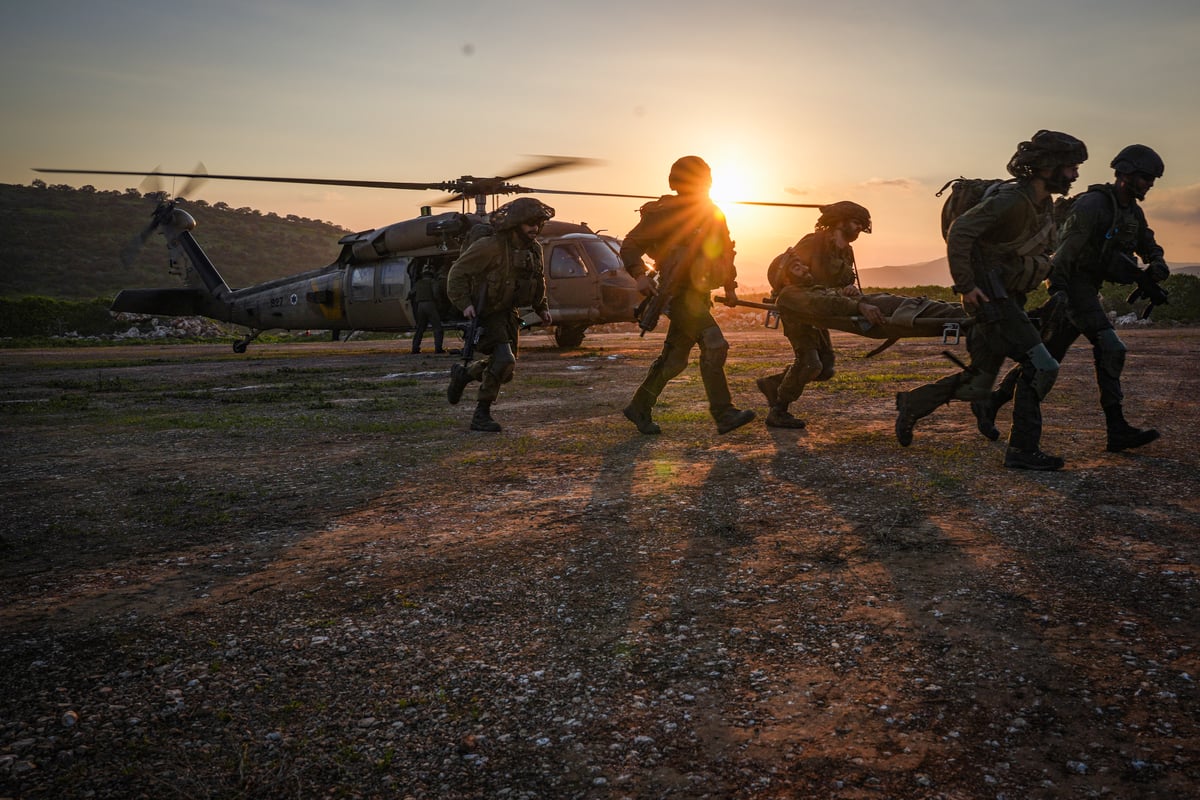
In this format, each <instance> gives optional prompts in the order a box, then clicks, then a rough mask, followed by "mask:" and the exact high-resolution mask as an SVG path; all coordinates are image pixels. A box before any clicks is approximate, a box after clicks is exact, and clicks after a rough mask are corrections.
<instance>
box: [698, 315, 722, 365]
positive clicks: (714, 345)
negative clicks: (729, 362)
mask: <svg viewBox="0 0 1200 800" xmlns="http://www.w3.org/2000/svg"><path fill="white" fill-rule="evenodd" d="M728 357H729V342H727V341H725V336H724V335H723V334H722V333H721V329H720V328H718V327H716V326H715V325H714V326H712V327H711V328H705V329H704V330H703V331H701V333H700V360H701V361H703V362H704V363H706V364H712V365H714V366H724V365H725V359H726V358H728Z"/></svg>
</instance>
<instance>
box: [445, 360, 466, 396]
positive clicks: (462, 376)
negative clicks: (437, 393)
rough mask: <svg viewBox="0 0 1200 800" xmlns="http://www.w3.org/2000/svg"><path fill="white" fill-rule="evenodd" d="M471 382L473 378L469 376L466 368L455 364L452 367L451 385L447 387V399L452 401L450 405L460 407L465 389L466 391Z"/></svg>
mask: <svg viewBox="0 0 1200 800" xmlns="http://www.w3.org/2000/svg"><path fill="white" fill-rule="evenodd" d="M470 382H471V376H470V375H468V374H467V368H466V366H464V365H463V364H453V365H452V366H451V367H450V385H449V386H447V387H446V399H447V400H449V401H450V405H452V406H453V405H458V401H459V400H461V399H462V394H463V389H466V388H467V384H468V383H470Z"/></svg>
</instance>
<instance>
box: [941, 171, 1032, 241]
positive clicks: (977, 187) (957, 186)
mask: <svg viewBox="0 0 1200 800" xmlns="http://www.w3.org/2000/svg"><path fill="white" fill-rule="evenodd" d="M1015 181H1016V179H1015V178H1009V179H1008V180H1005V179H1003V178H964V177H963V176H961V175H959V176H958V177H957V178H951V179H950V180H948V181H946V183H945V184H944V185H943V186H942V188H941V189H938V191H937V194H935V195H934V197H941V196H942V194H944V193H945V191H946V190H947V189H949V190H950V196H949V197H947V198H946V202H945V203H943V204H942V238H943V239H946V240H948V239H949V238H950V226H951V225H952V224H953V223H954V220H956V219H958V218H959V217H960V216H962V214H963V213H964V212H965V211H967V210H968V209H970V208H974V207H975V206H977V205H979V204H980V203H982V202H983V200H984V198H986V197H989V196H990V195H991V194H992V193H993V192H995V191H996V189H998V188H999V187H1000V185H1001V184H1005V183H1012V182H1015Z"/></svg>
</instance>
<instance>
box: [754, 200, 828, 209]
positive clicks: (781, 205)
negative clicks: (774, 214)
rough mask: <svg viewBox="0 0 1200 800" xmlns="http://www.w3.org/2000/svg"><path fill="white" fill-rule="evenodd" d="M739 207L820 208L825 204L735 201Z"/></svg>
mask: <svg viewBox="0 0 1200 800" xmlns="http://www.w3.org/2000/svg"><path fill="white" fill-rule="evenodd" d="M733 202H734V203H736V204H738V205H739V206H773V207H775V208H820V207H821V206H823V205H825V203H769V202H765V201H760V200H734V201H733Z"/></svg>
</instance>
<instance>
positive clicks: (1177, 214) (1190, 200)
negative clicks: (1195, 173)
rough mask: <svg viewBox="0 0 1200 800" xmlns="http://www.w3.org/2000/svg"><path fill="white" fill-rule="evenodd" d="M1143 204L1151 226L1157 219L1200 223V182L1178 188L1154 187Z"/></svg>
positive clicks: (1188, 223) (1180, 222)
mask: <svg viewBox="0 0 1200 800" xmlns="http://www.w3.org/2000/svg"><path fill="white" fill-rule="evenodd" d="M1142 205H1143V207H1144V208H1145V209H1146V216H1147V218H1148V219H1149V221H1150V227H1154V223H1155V222H1156V221H1163V222H1174V223H1179V224H1182V225H1200V183H1193V184H1192V185H1190V186H1181V187H1179V188H1177V189H1176V188H1170V189H1154V190H1152V191H1151V192H1150V194H1149V195H1147V197H1146V202H1145V203H1143V204H1142Z"/></svg>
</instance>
